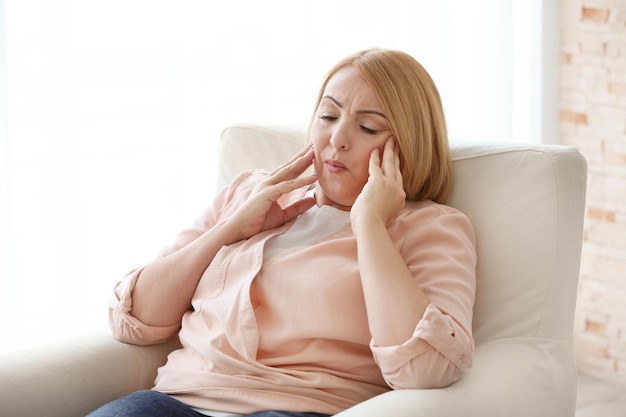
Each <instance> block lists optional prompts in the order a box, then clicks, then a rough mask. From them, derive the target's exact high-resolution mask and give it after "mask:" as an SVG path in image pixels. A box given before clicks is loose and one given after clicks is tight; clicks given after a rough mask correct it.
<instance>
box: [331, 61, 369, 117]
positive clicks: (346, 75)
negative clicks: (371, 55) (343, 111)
mask: <svg viewBox="0 0 626 417" xmlns="http://www.w3.org/2000/svg"><path fill="white" fill-rule="evenodd" d="M323 96H331V97H333V98H334V99H335V100H337V101H339V102H340V103H341V104H344V105H349V104H353V105H355V104H358V105H359V106H366V107H368V108H371V109H380V104H379V103H378V99H376V96H375V95H374V92H373V91H372V89H371V88H370V86H369V84H368V83H367V81H365V78H363V76H362V75H361V74H360V73H359V71H358V70H357V69H356V68H355V67H354V66H352V65H348V66H345V67H343V68H341V69H340V70H339V71H337V72H336V73H334V74H333V75H332V76H331V77H330V79H329V80H328V83H327V84H326V87H325V88H324V94H323Z"/></svg>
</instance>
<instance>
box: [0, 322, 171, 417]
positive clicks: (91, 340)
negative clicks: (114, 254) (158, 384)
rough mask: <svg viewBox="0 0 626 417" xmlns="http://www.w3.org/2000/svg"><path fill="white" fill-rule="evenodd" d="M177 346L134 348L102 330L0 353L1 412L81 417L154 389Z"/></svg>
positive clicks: (25, 416)
mask: <svg viewBox="0 0 626 417" xmlns="http://www.w3.org/2000/svg"><path fill="white" fill-rule="evenodd" d="M177 344H178V341H177V340H175V341H171V342H168V343H164V344H162V345H157V346H132V345H127V344H124V343H120V342H117V341H115V340H113V338H112V337H111V335H110V334H109V333H108V332H100V333H95V334H89V335H84V336H80V337H78V338H76V339H71V340H67V341H64V342H63V343H57V344H54V345H50V346H45V347H41V348H37V349H32V350H28V351H21V352H15V353H10V354H5V355H2V357H1V358H0V386H2V390H0V404H2V413H3V414H4V415H9V416H14V417H18V416H19V417H35V416H44V415H45V416H51V417H52V416H58V417H83V416H85V415H86V414H87V413H89V412H91V411H93V410H94V409H96V408H97V407H99V406H100V405H102V404H104V403H106V402H109V401H111V400H113V399H115V398H118V397H121V396H123V395H125V394H128V393H130V392H133V391H137V390H140V389H147V388H151V387H152V386H153V383H154V378H155V377H156V370H157V368H158V367H159V366H161V365H162V364H164V363H165V360H166V356H167V354H168V353H169V352H170V351H172V350H173V349H175V348H176V347H177Z"/></svg>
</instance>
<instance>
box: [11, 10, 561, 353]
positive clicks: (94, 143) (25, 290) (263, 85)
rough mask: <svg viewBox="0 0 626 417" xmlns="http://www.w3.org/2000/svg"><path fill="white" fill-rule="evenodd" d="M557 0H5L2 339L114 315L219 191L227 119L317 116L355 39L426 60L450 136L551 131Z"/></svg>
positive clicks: (39, 338) (360, 45) (30, 338)
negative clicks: (130, 281) (119, 293)
mask: <svg viewBox="0 0 626 417" xmlns="http://www.w3.org/2000/svg"><path fill="white" fill-rule="evenodd" d="M544 3H546V4H544ZM556 3H558V2H556V1H555V2H551V1H540V0H517V1H515V0H506V1H503V0H474V1H472V2H467V1H464V0H439V1H431V0H417V1H394V0H385V1H380V0H378V1H371V0H358V1H356V0H344V1H337V0H315V1H313V0H302V1H287V0H283V1H281V0H267V1H254V0H249V1H245V0H235V1H221V2H212V1H199V0H196V1H191V0H180V1H161V0H124V1H121V0H107V1H100V0H55V1H46V0H4V1H2V0H0V152H1V154H0V325H1V329H2V331H1V332H0V333H1V336H0V338H2V343H1V344H0V350H15V349H21V348H23V347H25V346H32V345H36V344H41V343H47V342H49V341H52V340H55V339H59V338H64V337H67V336H68V335H71V334H77V333H81V332H85V331H92V330H93V329H94V328H97V327H104V326H106V319H107V316H106V314H107V298H108V296H109V293H110V291H111V289H112V287H113V284H114V283H115V281H117V280H119V279H121V278H122V277H123V276H124V275H125V273H126V272H127V271H128V270H129V269H131V268H134V267H136V266H139V265H141V264H143V263H145V262H147V261H149V260H150V259H151V258H152V257H153V256H154V255H155V254H156V253H157V252H158V251H159V250H160V249H161V247H162V246H164V245H166V244H167V243H168V242H169V241H170V240H171V239H172V238H173V237H174V236H175V234H176V233H177V232H178V231H179V230H181V229H182V228H184V227H186V226H187V225H189V224H190V223H191V222H192V221H193V220H194V219H195V218H196V217H197V216H198V215H199V214H200V213H201V211H202V209H203V208H204V207H205V206H206V205H207V204H209V203H210V201H211V196H212V194H213V193H214V191H215V190H214V171H215V157H216V149H217V144H218V138H219V135H220V132H221V131H222V129H223V128H224V127H225V126H227V125H228V124H231V123H236V122H248V121H257V122H259V121H260V122H268V123H274V124H282V123H287V124H297V125H302V126H304V125H306V123H307V122H308V120H309V117H310V115H311V113H312V111H313V110H314V109H313V104H314V99H315V95H316V93H317V90H318V88H319V85H320V82H321V79H322V77H323V76H324V74H325V72H326V71H327V70H328V69H329V68H330V66H332V65H333V64H334V63H335V62H336V61H338V60H339V59H341V58H343V57H344V56H346V55H348V54H350V53H352V52H355V51H357V50H360V49H364V48H368V47H383V48H393V49H402V50H404V51H406V52H408V53H410V54H411V55H413V56H414V57H415V58H416V59H417V60H418V61H420V62H421V63H422V64H423V65H424V66H425V67H426V69H427V70H428V71H429V72H430V73H431V75H432V77H433V78H434V80H435V82H436V84H437V85H438V86H439V89H440V93H441V95H442V98H443V102H444V107H445V111H446V115H447V119H448V123H449V132H450V137H451V139H452V140H476V141H515V142H541V141H544V142H554V141H557V140H558V139H557V138H558V129H559V126H558V123H559V108H558V94H559V90H558V74H559V50H558V35H559V34H558V27H559V25H558V15H557V13H556V12H555V11H554V10H553V9H554V8H555V7H557V5H556Z"/></svg>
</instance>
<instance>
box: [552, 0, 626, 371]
mask: <svg viewBox="0 0 626 417" xmlns="http://www.w3.org/2000/svg"><path fill="white" fill-rule="evenodd" d="M547 1H551V0H547ZM560 6H561V55H562V57H561V141H562V143H564V144H569V145H574V146H576V147H578V148H579V149H580V151H581V152H582V153H583V154H584V155H585V157H586V158H587V163H588V169H589V177H588V188H587V209H586V218H585V234H584V236H585V237H584V243H583V254H582V265H581V275H580V286H579V294H578V295H579V296H578V308H577V312H576V321H575V332H574V337H575V341H576V355H577V360H578V367H579V371H580V372H581V373H584V374H588V375H592V376H597V377H600V378H603V379H606V380H612V381H617V382H621V383H626V0H561V3H560Z"/></svg>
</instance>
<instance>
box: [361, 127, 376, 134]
mask: <svg viewBox="0 0 626 417" xmlns="http://www.w3.org/2000/svg"><path fill="white" fill-rule="evenodd" d="M360 128H361V130H362V131H364V132H365V133H367V134H368V135H375V134H377V133H378V130H375V129H370V128H369V127H367V126H363V125H361V126H360Z"/></svg>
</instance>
